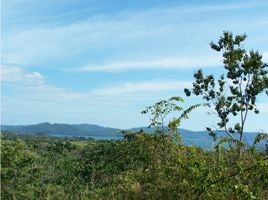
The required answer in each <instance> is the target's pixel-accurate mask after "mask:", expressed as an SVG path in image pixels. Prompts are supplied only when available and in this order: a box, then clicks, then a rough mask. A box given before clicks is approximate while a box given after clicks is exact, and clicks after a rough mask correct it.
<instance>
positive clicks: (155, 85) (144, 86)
mask: <svg viewBox="0 0 268 200" xmlns="http://www.w3.org/2000/svg"><path fill="white" fill-rule="evenodd" d="M190 86H191V82H190V81H163V80H160V81H144V82H130V83H124V84H122V85H119V86H111V87H106V88H104V89H99V90H95V91H93V94H96V95H118V94H130V93H131V94H133V95H134V96H135V94H136V95H138V94H139V93H144V92H145V93H149V95H151V94H152V93H160V92H165V91H178V90H182V89H184V88H185V87H190Z"/></svg>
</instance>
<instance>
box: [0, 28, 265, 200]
mask: <svg viewBox="0 0 268 200" xmlns="http://www.w3.org/2000/svg"><path fill="white" fill-rule="evenodd" d="M244 39H245V36H236V37H234V38H233V36H232V34H231V33H227V32H226V33H224V37H223V38H221V39H220V41H219V44H218V45H215V44H212V47H213V49H216V50H218V51H220V50H222V49H225V50H226V51H225V52H224V58H225V59H226V60H225V61H224V62H225V68H226V69H227V70H229V72H228V73H230V74H229V75H228V73H227V76H228V78H229V79H231V80H232V81H233V84H234V85H235V86H230V87H228V88H229V89H230V93H227V94H228V96H227V97H225V96H222V92H221V90H222V88H221V87H223V86H224V85H225V84H227V81H225V79H224V78H222V77H223V76H222V77H221V79H220V80H218V83H219V86H216V85H215V80H214V78H213V76H208V77H206V78H204V77H203V74H202V72H201V71H198V72H197V73H196V74H195V78H196V82H195V83H194V89H193V93H194V94H196V95H199V94H200V95H202V96H203V97H204V99H205V100H207V101H208V102H212V103H214V104H213V105H214V106H215V109H216V111H217V113H218V116H219V117H220V122H219V124H218V125H219V127H220V128H222V127H223V128H224V127H225V128H226V127H227V122H228V116H229V115H230V114H232V115H235V114H237V113H238V112H240V114H241V120H242V121H241V123H242V124H238V125H235V127H234V129H232V128H226V132H227V134H229V137H230V138H231V139H230V138H227V139H226V138H222V139H220V140H216V139H215V138H216V135H215V133H214V132H213V131H212V130H211V129H208V131H209V134H210V135H211V136H212V139H214V141H215V142H217V141H219V142H218V144H216V145H215V150H213V151H209V150H205V149H202V148H199V147H195V146H185V145H183V142H181V137H180V134H179V132H178V127H179V125H180V122H181V120H182V119H187V118H188V117H189V113H190V112H191V111H192V110H193V109H195V108H198V107H199V106H200V105H199V104H198V105H193V106H191V107H190V108H188V109H183V108H182V107H181V106H180V105H178V103H182V102H183V99H182V98H180V97H172V98H170V99H169V100H161V101H159V102H157V103H156V104H154V105H153V106H149V107H146V108H145V110H144V111H143V113H144V114H149V115H150V116H151V118H150V119H151V126H155V127H157V128H156V132H155V134H146V133H144V132H143V130H140V131H139V132H135V133H131V132H128V131H123V134H124V138H123V139H121V140H110V141H106V140H100V141H95V140H93V139H83V138H80V139H75V138H69V139H68V138H57V137H49V136H47V135H43V134H40V135H16V134H14V133H10V132H7V133H4V134H2V135H1V198H2V199H7V200H8V199H23V200H24V199H77V200H78V199H79V200H80V199H81V200H82V199H83V200H87V199H89V200H91V199H93V200H94V199H182V200H183V199H185V200H188V199H204V200H205V199H206V200H207V199H208V200H209V199H211V200H212V199H213V200H217V199H219V200H220V199H241V200H244V199H268V149H267V148H266V151H257V150H256V144H258V143H259V142H261V141H262V140H265V139H266V141H267V134H265V133H262V134H259V135H258V136H257V137H256V139H255V141H254V143H253V145H252V146H248V145H246V144H245V143H244V141H243V139H241V138H243V133H244V130H243V127H244V124H245V122H246V116H247V112H248V111H249V110H252V109H255V101H256V96H257V95H258V94H259V93H261V92H262V91H265V90H267V88H268V85H267V77H266V74H267V70H266V69H267V65H266V64H263V63H262V62H261V56H260V55H259V53H257V52H254V51H252V52H250V53H249V55H248V54H246V53H245V51H244V50H243V49H241V48H240V43H241V42H242V41H243V40H244ZM241 70H242V71H241ZM243 70H244V71H243ZM254 70H255V71H254ZM240 76H241V77H242V79H241V78H239V77H240ZM244 76H246V77H244ZM244 78H245V79H244ZM237 81H238V82H237ZM241 81H242V82H241ZM244 82H246V86H245V88H244V90H242V89H241V88H242V87H244ZM252 87H257V90H256V91H255V92H254V91H253V90H252ZM218 90H219V91H218ZM185 91H186V93H187V94H189V93H190V92H191V91H190V90H185ZM218 92H219V93H220V94H219V93H218ZM207 93H208V94H207ZM169 115H171V117H172V118H171V119H169V120H168V122H167V123H166V124H165V121H166V119H167V118H166V117H167V116H169ZM173 115H176V117H173ZM235 131H236V132H237V133H238V134H239V136H240V138H239V140H238V141H237V140H236V139H235V138H233V137H232V134H234V132H235ZM224 143H227V144H229V145H224ZM242 147H243V148H242ZM267 147H268V146H267ZM241 152H243V153H241ZM238 155H239V156H238Z"/></svg>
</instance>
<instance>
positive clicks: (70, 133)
mask: <svg viewBox="0 0 268 200" xmlns="http://www.w3.org/2000/svg"><path fill="white" fill-rule="evenodd" d="M140 129H143V130H144V132H146V133H153V132H154V129H153V128H148V127H137V128H132V129H129V130H130V131H133V132H137V131H139V130H140ZM118 130H119V129H116V128H109V127H102V126H98V125H93V124H60V123H54V124H51V123H47V122H45V123H40V124H35V125H16V126H9V125H1V131H12V132H15V133H17V134H38V133H44V134H48V135H51V136H60V137H92V138H95V139H120V138H122V137H123V135H122V134H120V133H118ZM179 133H180V134H181V135H182V139H183V142H184V143H185V144H187V145H197V146H200V147H203V148H208V149H210V148H211V147H212V139H211V137H210V136H209V135H208V133H207V131H190V130H186V129H179ZM256 134H257V133H254V132H247V133H245V138H246V141H247V142H248V143H249V144H251V143H252V142H253V141H254V138H255V136H256ZM218 135H219V136H225V133H224V132H221V131H220V132H218Z"/></svg>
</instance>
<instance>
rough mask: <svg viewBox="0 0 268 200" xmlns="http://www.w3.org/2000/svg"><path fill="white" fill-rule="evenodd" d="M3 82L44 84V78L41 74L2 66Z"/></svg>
mask: <svg viewBox="0 0 268 200" xmlns="http://www.w3.org/2000/svg"><path fill="white" fill-rule="evenodd" d="M1 81H4V82H24V83H42V82H43V81H44V77H43V76H42V75H41V74H40V73H39V72H26V71H24V70H23V69H22V68H19V67H15V66H7V65H2V66H1Z"/></svg>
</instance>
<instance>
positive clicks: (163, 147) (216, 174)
mask: <svg viewBox="0 0 268 200" xmlns="http://www.w3.org/2000/svg"><path fill="white" fill-rule="evenodd" d="M1 150H2V151H1V159H2V163H1V165H2V168H1V187H2V188H1V196H2V199H164V198H167V199H265V198H267V197H268V196H267V191H268V188H267V186H268V160H267V159H268V157H267V154H266V153H265V152H257V151H255V150H254V149H249V150H248V151H247V152H245V153H244V154H243V155H242V156H241V158H240V159H239V160H237V159H236V157H235V156H233V152H232V151H231V150H226V149H223V148H221V149H220V152H212V151H207V150H203V149H201V148H198V147H187V146H183V145H180V144H176V143H174V142H173V141H172V139H171V137H170V136H168V135H166V136H165V135H162V134H155V135H149V134H144V133H136V134H126V135H125V138H124V139H123V140H115V141H93V140H91V141H82V142H79V141H74V140H62V139H59V140H57V139H55V138H52V139H50V140H48V139H44V137H40V139H39V140H38V138H37V137H35V142H34V143H33V142H31V140H24V139H23V137H22V138H17V139H14V140H11V139H5V138H4V139H2V140H1Z"/></svg>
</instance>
